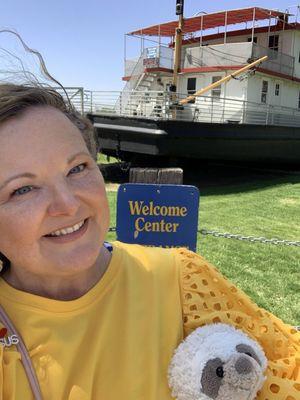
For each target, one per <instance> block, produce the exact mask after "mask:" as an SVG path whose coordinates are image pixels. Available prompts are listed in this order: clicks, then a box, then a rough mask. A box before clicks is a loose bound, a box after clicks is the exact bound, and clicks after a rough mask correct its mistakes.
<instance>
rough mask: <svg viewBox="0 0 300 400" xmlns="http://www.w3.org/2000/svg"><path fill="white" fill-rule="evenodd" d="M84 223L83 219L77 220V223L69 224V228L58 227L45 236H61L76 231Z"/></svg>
mask: <svg viewBox="0 0 300 400" xmlns="http://www.w3.org/2000/svg"><path fill="white" fill-rule="evenodd" d="M83 224H84V220H83V221H81V222H79V223H78V224H76V225H74V226H71V227H69V228H64V229H59V230H57V231H55V232H51V233H49V235H47V236H61V235H67V234H68V233H73V232H76V231H78V229H80V228H81V227H82V225H83Z"/></svg>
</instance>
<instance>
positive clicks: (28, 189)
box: [12, 186, 33, 196]
mask: <svg viewBox="0 0 300 400" xmlns="http://www.w3.org/2000/svg"><path fill="white" fill-rule="evenodd" d="M32 189H33V186H22V187H21V188H19V189H17V190H14V191H13V193H12V195H13V196H21V195H23V194H26V193H29V192H31V190H32Z"/></svg>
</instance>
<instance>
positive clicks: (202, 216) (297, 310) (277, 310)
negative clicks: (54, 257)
mask: <svg viewBox="0 0 300 400" xmlns="http://www.w3.org/2000/svg"><path fill="white" fill-rule="evenodd" d="M299 182H300V179H299V176H290V177H288V178H287V177H285V179H282V178H275V179H271V180H269V181H266V180H264V181H258V182H256V183H255V182H254V183H253V182H252V183H251V184H244V183H238V184H234V185H231V186H226V188H224V187H214V188H210V189H207V190H206V191H205V190H204V191H203V192H202V193H201V199H200V211H199V229H202V228H207V229H209V230H217V231H220V232H230V233H237V234H244V235H247V236H248V235H252V236H258V237H260V236H264V237H267V238H274V237H277V238H281V239H286V240H291V241H299V240H300V222H299V221H300V217H299V216H300V183H299ZM116 196H117V193H116V192H108V198H109V203H110V209H111V226H115V221H116ZM115 238H116V237H115V233H109V234H108V238H107V239H108V240H115ZM197 252H198V253H200V254H202V255H203V256H204V257H205V258H206V259H207V260H209V261H210V262H211V263H213V264H214V265H215V266H217V267H218V268H219V270H220V271H221V272H222V273H223V274H224V275H225V276H226V277H227V278H229V279H230V280H231V281H232V282H234V283H235V284H236V285H237V286H239V287H240V288H241V289H243V290H244V291H245V292H246V293H247V294H248V295H249V296H250V297H251V298H252V299H253V300H254V301H255V302H256V303H257V304H259V305H260V306H261V307H263V308H265V309H267V310H268V311H270V312H272V313H274V314H275V315H277V316H278V317H280V318H281V319H283V320H284V321H285V322H287V323H290V324H292V325H300V248H299V247H295V246H283V245H272V244H262V243H251V242H246V241H239V240H234V239H225V238H215V237H213V236H211V235H209V236H203V235H202V234H198V245H197Z"/></svg>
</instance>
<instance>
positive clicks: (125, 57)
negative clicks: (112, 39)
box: [124, 33, 127, 75]
mask: <svg viewBox="0 0 300 400" xmlns="http://www.w3.org/2000/svg"><path fill="white" fill-rule="evenodd" d="M126 36H127V34H126V33H125V35H124V73H125V75H126Z"/></svg>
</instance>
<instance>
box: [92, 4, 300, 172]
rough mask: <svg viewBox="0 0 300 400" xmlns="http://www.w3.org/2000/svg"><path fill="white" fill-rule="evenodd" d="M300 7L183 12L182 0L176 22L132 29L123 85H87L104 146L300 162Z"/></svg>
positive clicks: (133, 154) (150, 153) (114, 151)
mask: <svg viewBox="0 0 300 400" xmlns="http://www.w3.org/2000/svg"><path fill="white" fill-rule="evenodd" d="M298 10H299V7H296V8H295V9H294V11H291V10H286V11H278V10H272V9H266V8H260V7H250V8H243V9H234V10H226V11H220V12H215V13H210V14H207V13H204V12H201V13H199V14H197V15H194V16H192V17H190V18H184V15H183V1H181V0H177V3H176V14H177V15H178V20H177V19H176V20H174V21H171V22H165V23H158V24H157V25H153V26H149V27H143V28H139V29H136V30H134V31H132V32H130V33H128V34H126V35H125V41H124V42H125V53H124V54H125V57H124V58H125V60H124V61H125V62H124V66H125V68H124V76H123V80H124V82H125V86H124V89H123V90H122V91H121V92H87V91H86V92H85V97H86V101H85V104H88V105H89V107H88V109H86V111H87V112H88V117H89V118H90V120H91V121H92V122H93V124H94V126H95V128H96V132H97V135H98V138H99V144H100V148H101V151H102V152H103V153H104V154H106V155H111V156H116V157H118V158H120V159H122V160H124V161H130V160H132V159H135V158H137V159H138V158H140V159H145V158H149V157H152V158H160V159H161V158H172V159H174V158H181V157H184V158H195V159H201V160H213V161H231V162H232V161H233V162H236V161H238V162H255V163H260V162H263V163H275V164H276V163H278V164H282V163H284V164H297V165H298V164H299V160H300V24H299V23H298ZM130 40H131V41H132V40H135V41H138V42H139V43H138V44H139V50H138V55H137V57H135V58H129V57H128V56H127V52H128V51H129V50H127V48H129V45H128V42H129V41H130ZM131 47H132V46H131ZM256 60H258V61H256ZM253 64H255V65H253Z"/></svg>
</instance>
